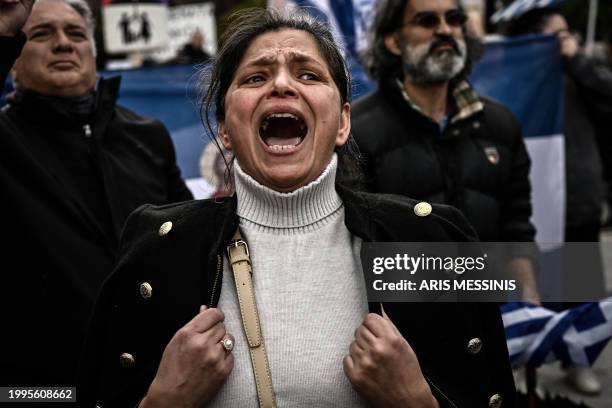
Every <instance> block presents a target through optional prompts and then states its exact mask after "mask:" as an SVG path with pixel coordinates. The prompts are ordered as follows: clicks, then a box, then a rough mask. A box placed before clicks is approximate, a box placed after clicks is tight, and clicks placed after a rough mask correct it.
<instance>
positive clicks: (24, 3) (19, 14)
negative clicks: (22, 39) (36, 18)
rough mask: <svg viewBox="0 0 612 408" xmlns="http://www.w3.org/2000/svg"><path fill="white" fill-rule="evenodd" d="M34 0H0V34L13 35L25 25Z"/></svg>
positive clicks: (4, 35)
mask: <svg viewBox="0 0 612 408" xmlns="http://www.w3.org/2000/svg"><path fill="white" fill-rule="evenodd" d="M33 4H34V0H0V36H3V37H14V36H15V35H16V34H17V33H18V32H19V30H21V28H22V27H23V26H24V25H25V22H26V20H27V19H28V17H29V16H30V12H31V11H32V5H33Z"/></svg>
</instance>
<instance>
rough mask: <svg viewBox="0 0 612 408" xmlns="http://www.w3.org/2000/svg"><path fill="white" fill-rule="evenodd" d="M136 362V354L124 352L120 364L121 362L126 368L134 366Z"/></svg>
mask: <svg viewBox="0 0 612 408" xmlns="http://www.w3.org/2000/svg"><path fill="white" fill-rule="evenodd" d="M134 363H135V360H134V356H133V355H131V354H130V353H123V354H121V356H120V357H119V364H121V366H122V367H125V368H130V367H134Z"/></svg>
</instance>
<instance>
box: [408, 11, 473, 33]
mask: <svg viewBox="0 0 612 408" xmlns="http://www.w3.org/2000/svg"><path fill="white" fill-rule="evenodd" d="M442 18H444V21H446V24H448V25H449V26H450V27H461V26H463V25H464V24H465V23H466V21H467V19H468V16H467V14H465V13H464V12H463V11H461V10H459V9H454V10H449V11H447V12H446V13H444V17H441V16H440V15H439V14H438V13H436V12H435V11H421V12H419V13H417V14H416V15H415V16H414V17H413V18H412V20H410V21H408V22H406V23H404V24H403V25H402V26H405V25H407V24H411V25H416V26H419V27H423V28H427V29H432V28H438V27H439V26H440V23H441V22H442V20H441V19H442Z"/></svg>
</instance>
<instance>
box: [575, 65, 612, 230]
mask: <svg viewBox="0 0 612 408" xmlns="http://www.w3.org/2000/svg"><path fill="white" fill-rule="evenodd" d="M564 64H565V73H566V76H565V123H564V125H565V127H564V130H563V133H564V136H565V169H566V171H565V177H566V196H567V199H566V208H567V211H566V225H567V226H568V227H569V228H576V227H580V226H581V225H585V224H593V223H594V224H598V223H599V220H600V215H601V204H602V202H603V200H604V196H605V191H604V184H603V178H604V170H603V168H604V166H605V170H606V177H607V179H608V181H610V180H612V137H610V126H611V125H612V119H611V116H612V74H610V73H607V75H606V74H605V71H600V70H597V68H596V67H595V65H594V64H593V62H592V61H591V60H589V59H588V58H587V57H585V56H584V55H580V54H578V55H576V56H575V57H573V58H569V59H568V58H566V59H565V61H564ZM600 150H601V151H600ZM600 154H601V156H600ZM602 157H603V159H604V161H603V163H602Z"/></svg>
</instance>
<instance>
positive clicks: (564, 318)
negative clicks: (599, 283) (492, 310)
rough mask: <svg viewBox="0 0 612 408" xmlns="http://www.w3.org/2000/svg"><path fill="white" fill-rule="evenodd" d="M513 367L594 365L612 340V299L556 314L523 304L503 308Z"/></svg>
mask: <svg viewBox="0 0 612 408" xmlns="http://www.w3.org/2000/svg"><path fill="white" fill-rule="evenodd" d="M501 311H502V318H503V320H504V327H505V330H506V340H507V342H508V352H509V353H510V360H511V362H512V364H513V365H515V366H518V365H524V364H527V365H529V366H533V367H537V366H540V365H542V364H545V363H550V362H553V361H556V360H560V361H561V362H563V363H564V364H570V365H577V366H591V365H592V364H593V363H594V362H595V360H596V359H597V357H598V356H599V354H600V353H601V351H602V350H603V348H604V347H605V346H606V344H607V343H608V341H609V340H610V338H612V297H610V298H607V299H604V300H602V301H600V302H593V303H586V304H583V305H580V306H578V307H576V308H573V309H569V310H565V311H563V312H560V313H555V312H553V311H551V310H548V309H545V308H543V307H539V306H534V305H530V304H527V303H522V302H514V303H507V304H505V305H503V306H502V307H501Z"/></svg>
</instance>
